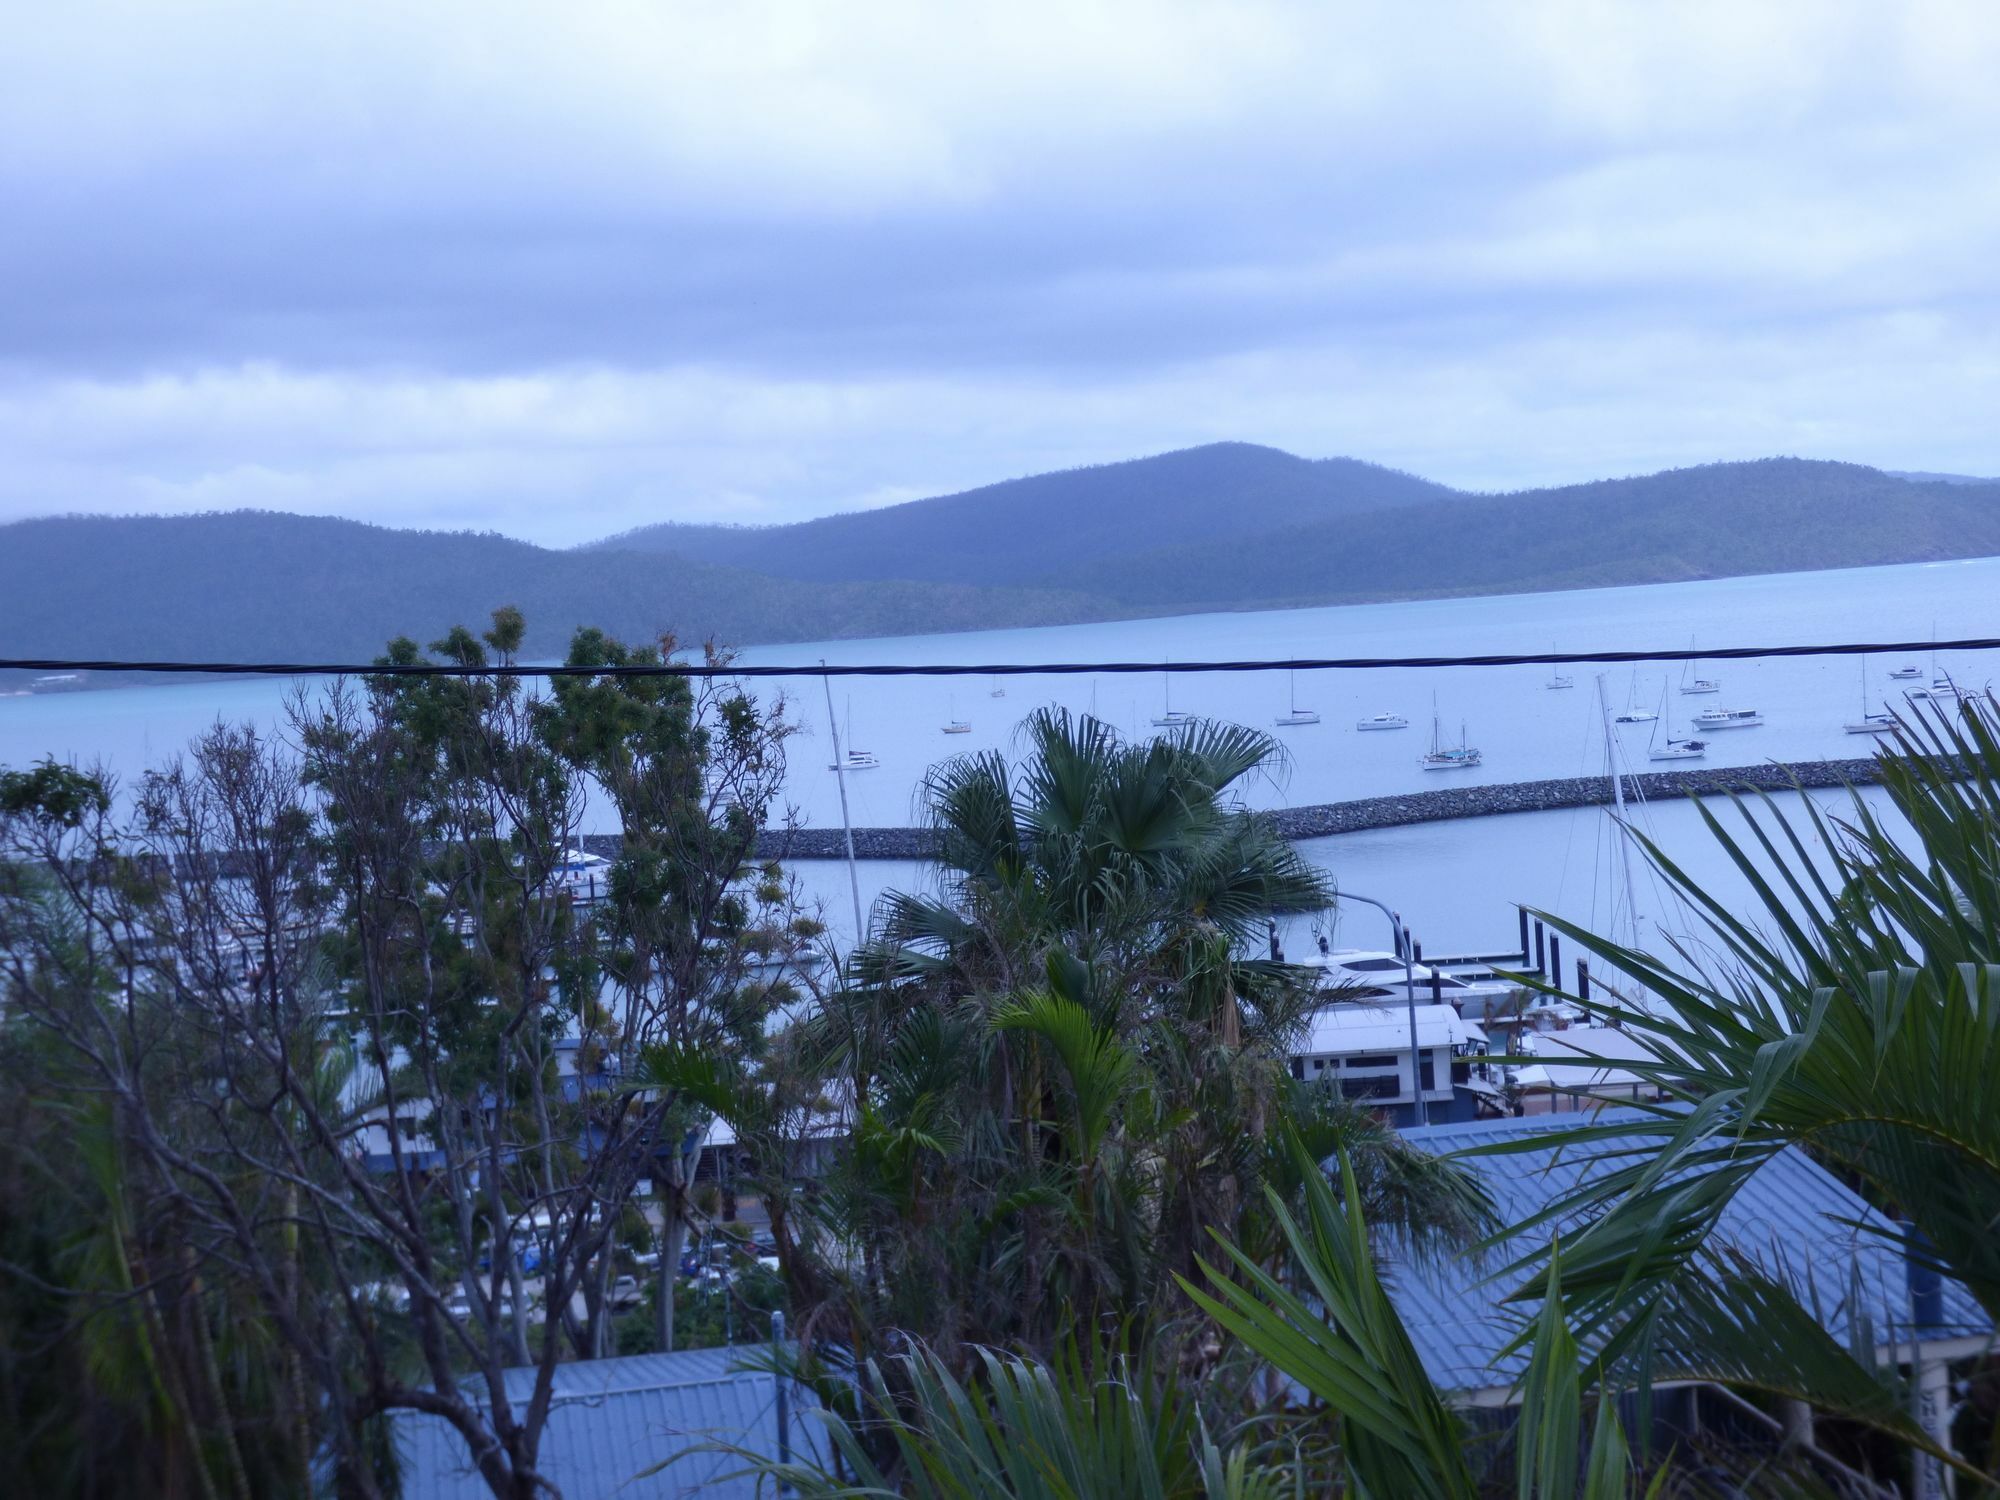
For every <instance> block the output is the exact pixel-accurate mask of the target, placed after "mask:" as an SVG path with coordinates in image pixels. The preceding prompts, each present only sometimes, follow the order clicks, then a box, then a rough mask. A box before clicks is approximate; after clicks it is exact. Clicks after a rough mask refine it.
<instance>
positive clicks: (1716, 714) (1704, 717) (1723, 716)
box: [1694, 708, 1764, 730]
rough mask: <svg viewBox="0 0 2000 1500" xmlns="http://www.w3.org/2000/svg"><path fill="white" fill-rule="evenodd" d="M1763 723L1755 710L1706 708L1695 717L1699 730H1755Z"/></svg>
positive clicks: (1762, 719) (1696, 726) (1695, 723)
mask: <svg viewBox="0 0 2000 1500" xmlns="http://www.w3.org/2000/svg"><path fill="white" fill-rule="evenodd" d="M1763 722H1764V716H1763V715H1762V714H1760V713H1759V712H1757V710H1756V709H1754V708H1705V709H1703V710H1702V711H1701V712H1700V713H1698V714H1696V715H1695V716H1694V727H1695V728H1697V729H1710V730H1714V729H1755V728H1756V727H1757V726H1758V725H1760V724H1762V723H1763Z"/></svg>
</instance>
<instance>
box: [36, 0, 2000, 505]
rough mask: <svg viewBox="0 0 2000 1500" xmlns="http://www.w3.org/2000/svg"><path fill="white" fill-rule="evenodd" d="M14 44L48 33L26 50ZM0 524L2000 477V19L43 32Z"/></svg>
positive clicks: (804, 19)
mask: <svg viewBox="0 0 2000 1500" xmlns="http://www.w3.org/2000/svg"><path fill="white" fill-rule="evenodd" d="M17 24H18V23H17ZM26 26H27V29H26V31H25V32H23V33H20V34H18V35H16V36H14V37H12V38H10V46H9V47H8V48H6V49H0V201H5V202H6V203H8V204H9V209H8V212H7V215H6V218H5V221H4V223H0V278H3V279H4V281H0V284H4V285H5V286H6V287H7V288H8V295H7V296H6V297H4V298H0V518H10V517H14V516H21V515H29V514H37V513H46V512H49V511H62V510H112V511H125V510H189V509H210V508H217V507H223V506H233V505H264V506H274V507H281V508H286V509H296V510H310V511H330V512H337V513H341V514H346V515H353V516H357V517H360V518H362V519H369V520H380V521H386V522H390V523H394V524H404V525H442V526H482V527H492V528H495V529H499V530H503V531H508V532H510V533H513V534H516V535H524V536H529V537H532V538H534V539H536V540H541V541H547V542H570V541H577V540H582V539H585V538H588V537H591V536H596V535H602V534H605V533H608V532H612V531H616V530H620V529H623V528H625V527H627V526H632V525H638V524H643V523H645V522H649V521H654V520H661V519H668V518H681V519H732V520H767V519H789V518H792V517H795V516H799V515H805V514H813V513H819V512H823V511H826V510H832V509H841V508H849V507H853V506H857V505H866V504H874V503H880V502H882V501H886V500H891V499H899V498H906V497H908V496H911V495H915V494H925V493H935V492H938V491H940V490H946V489H951V488H956V487H962V486H965V485H969V484H975V483H979V482H983V481H986V480H990V479H994V478H999V477H1004V476H1006V475H1009V474H1015V473H1023V472H1029V471H1033V470H1036V469H1041V468H1046V467H1051V466H1056V465H1061V464H1068V463H1079V462H1092V461H1098V460H1104V459H1111V458H1119V457H1126V456H1131V455H1133V454H1136V453H1140V452H1146V451H1154V450H1157V449H1160V448H1166V447H1177V446H1183V445H1186V444H1189V443H1194V442H1201V441H1206V440H1209V439H1213V438H1223V437H1234V438H1246V439H1250V440H1254V441H1264V442H1271V443H1276V444H1279V445H1281V446H1285V447H1289V448H1292V449H1293V450H1295V451H1300V452H1307V453H1334V452H1344V453H1353V454H1356V455H1357V456H1361V457H1367V458H1373V459H1377V460H1379V461H1382V462H1388V463H1393V464H1396V465H1398V466H1401V467H1405V468H1410V469H1414V470H1417V471H1419V472H1422V473H1425V474H1428V475H1431V476H1433V477H1437V478H1440V479H1445V480H1447V481H1451V482H1456V483H1462V484H1468V485H1475V486H1481V487H1504V486H1512V485H1519V484H1528V483H1538V482H1545V481H1549V480H1559V479H1568V478H1581V477H1588V476H1593V475H1598V474H1603V473H1611V472H1629V471H1633V470H1637V469H1644V468H1649V467H1657V466H1660V465H1664V464H1672V463H1687V462H1698V461H1702V460H1705V459H1709V458H1721V457H1740V456H1749V455H1754V454H1762V453H1771V452H1803V453H1811V454H1814V455H1817V456H1828V457H1843V458H1854V459H1860V460H1863V461H1870V462H1879V463H1883V464H1885V465H1889V466H1893V467H1912V468H1930V469H1962V470H1972V471H1986V472H1991V471H1994V470H1996V469H2000V453H1996V451H1995V447H1994V442H1995V440H1994V437H1993V435H1992V432H1991V424H1990V413H1991V412H1992V411H1994V410H1995V409H2000V352H1996V351H2000V342H1996V339H1995V334H1996V333H1997V332H2000V328H1996V323H2000V314H1996V309H1995V301H1994V298H1993V296H1992V292H1991V286H1990V279H1991V273H1990V267H1991V265H1992V264H1993V263H1994V259H1995V251H1996V250H2000V196H1996V195H1995V194H1994V193H1993V192H1992V191H1991V187H1990V184H1991V181H1992V179H1993V176H1994V175H1995V173H1994V169H1995V167H1996V165H2000V161H1996V157H2000V129H1997V128H1996V127H2000V95H1997V94H1996V92H1995V91H1994V90H1993V89H1992V88H1991V85H1990V80H1991V79H1992V77H1993V76H1995V74H1996V72H2000V11H1995V10H1994V9H1992V8H1991V7H1989V6H1984V5H1980V4H1973V3H1966V4H1929V5H1925V4H1910V5H1905V6H1898V7H1882V6H1877V5H1873V4H1853V5H1847V6H1842V5H1838V4H1828V3H1818V0H1815V3H1800V4H1795V5H1785V4H1777V3H1772V4H1765V5H1758V6H1748V5H1743V4H1741V3H1729V4H1717V5H1708V6H1704V5H1700V4H1688V5H1681V6H1675V7H1656V8H1641V7H1634V6H1629V5H1625V4H1616V3H1607V4H1595V3H1584V0H1567V3H1565V0H1549V3H1545V4H1529V3H1521V4H1514V5H1505V6H1500V5H1491V6H1472V5H1466V6H1462V7H1461V6H1449V5H1438V6H1409V5H1406V4H1379V5H1373V4H1341V5H1327V4H1320V5H1302V6H1286V5H1262V6H1260V5H1251V4H1235V5H1230V6H1226V7H1225V6H1211V5H1187V6H1180V5H1172V4H1163V3H1154V4H1144V5H1140V4H1128V3H1118V0H1110V3H1102V4H1096V5H1077V4H1074V3H1069V4H1048V5H1041V4H1022V3H1017V4H1010V5H1007V6H996V7H993V8H991V9H990V10H975V9H972V8H966V7H937V6H934V5H922V4H902V3H891V0H872V3H870V4H868V5H865V6H846V7H827V6H814V5H803V4H802V5H760V4H753V3H745V4H736V5H731V6H715V5H711V4H705V3H704V4H660V3H644V4H640V3H634V4H629V5H620V4H578V5H566V6H562V7H554V6H546V5H544V6H534V7H529V6H509V5H506V4H484V5H478V6H472V5H467V6H464V7H460V8H456V9H454V8H451V7H448V6H446V7H429V6H427V7H412V6H407V5H371V4H365V3H359V4H352V5H348V6H343V7H313V8H301V7H270V6H254V5H234V4H210V5H205V6H204V5H180V6H174V7H158V6H151V5H144V4H140V5H133V6H131V7H129V8H121V7H117V6H104V5H93V4H88V3H85V4H79V5H77V6H73V7H54V8H44V11H43V12H41V13H37V15H36V16H35V17H34V18H33V19H32V20H30V21H28V22H27V23H26Z"/></svg>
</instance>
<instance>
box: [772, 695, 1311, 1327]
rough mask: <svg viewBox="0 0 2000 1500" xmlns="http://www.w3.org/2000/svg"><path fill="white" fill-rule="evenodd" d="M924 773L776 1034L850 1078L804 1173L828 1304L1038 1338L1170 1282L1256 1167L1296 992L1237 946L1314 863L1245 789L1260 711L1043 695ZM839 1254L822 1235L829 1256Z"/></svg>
mask: <svg viewBox="0 0 2000 1500" xmlns="http://www.w3.org/2000/svg"><path fill="white" fill-rule="evenodd" d="M1023 739H1024V742H1025V751H1026V753H1025V754H1024V756H1023V757H1022V758H1021V760H1020V761H1019V762H1018V763H1015V762H1012V761H1010V760H1009V759H1008V758H1007V757H1006V756H1004V755H1002V754H999V753H997V752H989V753H986V754H981V755H972V756H965V757H961V758H958V759H955V760H951V761H947V762H945V763H943V764H942V765H940V766H937V767H935V768H934V769H933V770H932V772H931V773H930V775H929V776H928V778H927V779H926V782H925V790H924V801H925V811H926V815H927V820H928V822H929V825H930V827H931V829H932V830H933V832H934V833H935V835H936V839H937V846H938V849H939V858H938V872H939V878H938V882H937V886H936V889H935V890H934V891H933V892H930V893H924V894H918V893H899V894H896V895H893V896H890V897H888V898H885V901H884V903H883V905H882V907H881V919H880V922H879V925H878V927H877V930H876V932H875V933H874V935H873V938H872V940H871V941H870V942H869V943H868V944H867V945H865V946H864V947H863V948H862V949H861V950H860V951H859V952H858V953H857V954H856V955H855V956H854V958H853V960H852V963H851V965H850V982H849V983H848V984H847V985H846V986H845V987H844V988H843V989H842V990H841V991H840V992H838V993H837V994H835V995H833V996H832V997H830V999H829V1000H828V1002H827V1004H826V1005H825V1006H824V1007H823V1008H822V1010H821V1011H820V1012H819V1013H818V1014H817V1015H816V1016H814V1017H813V1018H812V1019H811V1020H810V1021H809V1022H808V1023H807V1024H806V1026H805V1027H804V1028H803V1033H802V1034H803V1036H804V1038H805V1039H806V1042H805V1044H804V1045H802V1046H801V1048H800V1049H799V1050H800V1052H801V1053H802V1055H804V1056H806V1057H809V1058H811V1059H813V1063H814V1066H817V1067H819V1068H821V1069H823V1074H824V1078H825V1082H826V1087H827V1088H828V1089H829V1090H830V1091H833V1092H837V1093H839V1094H841V1095H842V1096H844V1097H846V1098H848V1099H850V1100H852V1102H853V1110H854V1115H855V1125H854V1131H853V1138H852V1144H851V1149H850V1150H849V1151H848V1152H847V1153H846V1155H845V1156H844V1158H843V1159H842V1161H841V1162H840V1163H839V1165H838V1167H837V1168H836V1169H835V1171H834V1172H833V1173H832V1174H831V1176H830V1177H829V1178H828V1180H827V1181H826V1183H825V1184H824V1188H825V1191H824V1192H823V1193H821V1194H820V1195H819V1196H818V1197H817V1198H816V1199H815V1209H816V1212H817V1213H818V1215H819V1219H820V1229H821V1232H822V1233H823V1234H825V1235H827V1236H829V1237H830V1238H831V1240H833V1241H835V1242H838V1243H841V1244H843V1245H847V1246H849V1247H851V1249H852V1251H853V1254H852V1257H851V1258H852V1260H853V1261H854V1262H855V1263H856V1265H857V1266H858V1268H859V1270H860V1271H861V1276H860V1277H859V1278H856V1279H852V1280H849V1281H848V1282H847V1283H846V1286H847V1295H848V1297H849V1299H850V1303H849V1306H848V1308H847V1313H846V1316H848V1317H849V1318H850V1319H858V1320H859V1323H857V1325H856V1327H855V1328H854V1330H853V1331H854V1334H855V1336H856V1339H857V1347H860V1348H864V1349H865V1348H867V1347H871V1345H870V1342H869V1338H870V1335H868V1334H867V1333H866V1332H865V1331H864V1329H863V1327H862V1326H861V1325H864V1324H865V1325H867V1326H868V1327H875V1326H886V1327H896V1328H903V1329H910V1330H915V1331H917V1332H920V1333H921V1334H922V1335H923V1336H924V1337H926V1338H927V1339H929V1340H931V1341H932V1342H933V1343H934V1345H935V1346H936V1347H937V1348H938V1349H939V1350H940V1352H942V1353H944V1354H945V1355H946V1356H947V1357H948V1358H950V1359H952V1360H954V1361H956V1360H957V1359H958V1358H959V1351H960V1350H961V1349H962V1348H963V1347H965V1346H966V1345H968V1344H974V1343H986V1344H993V1343H1012V1342H1015V1341H1019V1342H1021V1343H1023V1344H1025V1345H1026V1346H1027V1347H1029V1348H1035V1349H1041V1350H1044V1351H1047V1350H1050V1349H1052V1348H1053V1346H1054V1343H1055V1341H1056V1340H1057V1339H1058V1338H1059V1337H1060V1336H1061V1335H1062V1334H1063V1333H1064V1332H1065V1331H1067V1330H1069V1329H1071V1328H1073V1327H1074V1326H1075V1324H1076V1322H1077V1321H1078V1320H1084V1321H1096V1320H1099V1319H1104V1320H1109V1321H1112V1322H1117V1321H1120V1320H1125V1319H1132V1318H1140V1319H1145V1318H1149V1317H1152V1316H1153V1315H1154V1314H1156V1313H1158V1312H1161V1311H1163V1310H1164V1307H1163V1304H1167V1305H1173V1306H1178V1307H1180V1308H1181V1309H1182V1310H1183V1311H1184V1310H1185V1303H1183V1302H1181V1300H1180V1299H1179V1298H1178V1296H1177V1294H1176V1293H1175V1291H1174V1285H1173V1282H1172V1281H1171V1279H1170V1276H1171V1273H1172V1272H1174V1271H1192V1270H1193V1267H1194V1256H1195V1253H1196V1250H1197V1249H1198V1246H1199V1243H1200V1236H1201V1234H1202V1233H1203V1230H1204V1228H1205V1226H1206V1225H1208V1224H1211V1223H1229V1224H1233V1223H1234V1222H1235V1221H1236V1219H1237V1217H1238V1215H1239V1214H1240V1212H1241V1210H1242V1206H1243V1204H1244V1202H1245V1201H1247V1200H1248V1198H1249V1197H1250V1196H1251V1195H1252V1194H1253V1193H1254V1191H1255V1188H1256V1185H1257V1183H1258V1181H1259V1175H1260V1171H1261V1168H1262V1164H1263V1155H1264V1148H1263V1143H1264V1139H1265V1136H1266V1133H1267V1129H1268V1127H1269V1126H1270V1124H1271V1122H1272V1121H1273V1120H1274V1119H1275V1118H1276V1115H1277V1112H1278V1111H1279V1109H1280V1108H1281V1106H1282V1104H1283V1101H1284V1098H1285V1096H1286V1093H1287V1090H1288V1086H1289V1079H1288V1078H1287V1077H1286V1075H1285V1060H1286V1049H1287V1045H1288V1043H1289V1040H1290V1037H1291V1035H1292V1033H1293V1031H1294V1029H1295V1028H1296V1026H1297V1025H1298V1023H1299V1020H1300V1018H1301V1017H1302V1015H1303V1014H1304V1012H1305V1010H1306V1009H1308V1008H1309V1007H1310V1006H1311V1005H1313V1004H1314V1003H1317V999H1318V997H1317V996H1316V995H1315V994H1314V992H1313V989H1312V986H1311V984H1310V983H1309V982H1308V979H1307V977H1306V976H1305V975H1303V974H1302V973H1301V972H1300V971H1298V970H1295V969H1292V968H1289V967H1287V966H1285V965H1282V964H1277V963H1273V962H1272V961H1270V960H1269V959H1267V958H1261V957H1256V956H1253V955H1252V954H1251V953H1250V952H1249V945H1250V943H1251V942H1252V941H1253V940H1254V939H1256V938H1257V937H1259V936H1260V935H1261V933H1262V931H1263V928H1264V925H1265V923H1266V922H1267V921H1268V920H1269V919H1270V918H1271V917H1272V916H1273V915H1274V914H1276V913H1279V912H1283V911H1287V910H1293V909H1310V908H1316V907H1319V906H1321V905H1323V904H1325V902H1326V900H1327V896H1328V889H1327V886H1326V883H1325V881H1324V878H1323V877H1322V876H1321V875H1320V874H1319V873H1318V872H1317V871H1315V870H1314V869H1313V868H1312V867H1311V866H1309V865H1308V864H1306V863H1305V861H1303V860H1302V859H1301V858H1300V857H1299V856H1298V854H1297V853H1296V851H1294V850H1293V849H1292V848H1291V846H1290V845H1289V844H1287V843H1286V842H1285V841H1284V840H1283V839H1281V838H1279V837H1278V835H1277V833H1276V832H1275V830H1274V829H1273V828H1272V827H1271V825H1270V823H1269V821H1268V820H1267V819H1265V818H1263V817H1260V816H1259V815H1257V814H1255V813H1252V812H1250V811H1248V810H1247V809H1245V808H1244V807H1243V806H1242V805H1241V804H1240V803H1239V802H1238V801H1237V800H1236V789H1237V788H1238V787H1239V786H1240V785H1241V784H1242V783H1243V782H1244V781H1245V780H1246V779H1247V778H1249V777H1251V776H1253V775H1257V774H1270V773H1271V772H1273V771H1275V770H1276V769H1277V768H1278V767H1279V766H1280V765H1281V760H1280V756H1281V752H1280V750H1279V748H1278V746H1277V744H1276V742H1275V741H1273V740H1272V739H1271V738H1270V737H1269V736H1266V735H1262V734H1258V733H1256V732H1254V731H1251V730H1247V729H1241V728H1237V727H1234V726H1223V725H1206V724H1204V725H1197V726H1194V727H1192V728H1191V729H1189V730H1187V731H1185V732H1183V733H1181V734H1178V735H1176V736H1175V737H1173V738H1171V739H1164V740H1156V741H1150V742H1146V743H1141V744H1131V743H1127V742H1125V741H1123V740H1121V739H1119V738H1118V736H1117V735H1116V733H1115V732H1114V731H1112V730H1111V729H1110V728H1109V727H1108V726H1106V725H1104V724H1102V723H1100V722H1098V721H1097V720H1095V719H1093V718H1089V717H1083V718H1072V717H1071V716H1070V715H1069V714H1068V713H1066V712H1064V711H1062V710H1053V709H1052V710H1044V711H1042V712H1040V713H1038V714H1036V715H1034V716H1033V717H1032V718H1031V719H1030V720H1029V721H1028V722H1027V724H1026V725H1025V726H1024V729H1023ZM839 1258H840V1257H836V1259H839Z"/></svg>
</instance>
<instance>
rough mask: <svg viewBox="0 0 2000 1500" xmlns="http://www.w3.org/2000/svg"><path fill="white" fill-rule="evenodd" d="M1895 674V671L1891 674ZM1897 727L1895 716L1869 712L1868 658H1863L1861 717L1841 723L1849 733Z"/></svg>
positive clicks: (1886, 730)
mask: <svg viewBox="0 0 2000 1500" xmlns="http://www.w3.org/2000/svg"><path fill="white" fill-rule="evenodd" d="M1890 675H1891V676H1892V677H1893V676H1894V675H1895V674H1894V673H1893V672H1892V673H1891V674H1890ZM1895 727H1896V720H1895V716H1894V715H1892V714H1886V713H1880V714H1871V713H1870V712H1868V658H1867V657H1865V656H1864V657H1862V658H1861V717H1860V718H1858V719H1850V720H1848V722H1847V723H1845V724H1843V725H1841V728H1843V729H1845V730H1846V731H1847V732H1848V733H1849V734H1887V733H1888V732H1889V731H1890V730H1892V729H1894V728H1895Z"/></svg>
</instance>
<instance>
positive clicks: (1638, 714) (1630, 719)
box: [1611, 708, 1659, 724]
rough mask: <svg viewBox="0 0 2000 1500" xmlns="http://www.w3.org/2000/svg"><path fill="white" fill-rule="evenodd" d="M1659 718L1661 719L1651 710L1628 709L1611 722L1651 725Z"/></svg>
mask: <svg viewBox="0 0 2000 1500" xmlns="http://www.w3.org/2000/svg"><path fill="white" fill-rule="evenodd" d="M1657 718H1659V715H1658V714H1656V713H1653V712H1651V711H1650V710H1647V709H1643V708H1628V709H1626V710H1625V712H1624V713H1622V714H1618V715H1616V716H1615V717H1614V718H1613V719H1612V720H1611V722H1612V723H1614V724H1650V723H1652V722H1653V720H1655V719H1657Z"/></svg>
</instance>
